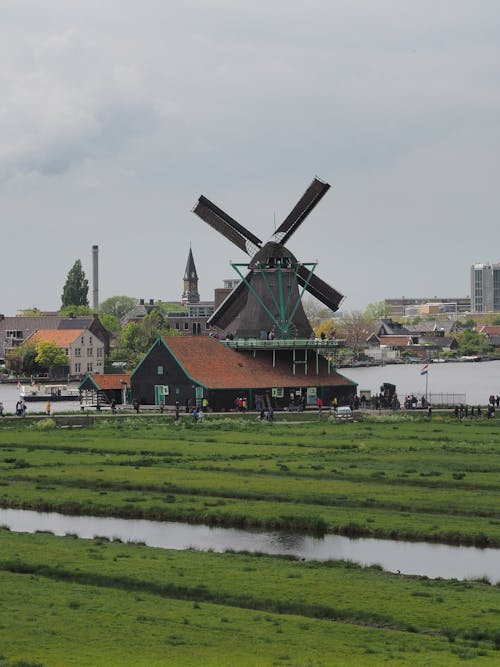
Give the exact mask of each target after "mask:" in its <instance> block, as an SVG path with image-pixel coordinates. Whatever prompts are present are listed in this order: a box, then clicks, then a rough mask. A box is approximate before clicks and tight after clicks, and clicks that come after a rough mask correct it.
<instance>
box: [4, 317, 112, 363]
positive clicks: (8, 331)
mask: <svg viewBox="0 0 500 667" xmlns="http://www.w3.org/2000/svg"><path fill="white" fill-rule="evenodd" d="M47 329H74V330H82V329H86V330H88V331H89V332H91V333H93V334H94V335H95V336H97V337H98V338H99V339H100V340H102V341H103V342H104V346H105V353H106V354H108V353H109V333H108V331H107V329H106V328H105V327H104V325H103V324H102V322H101V321H100V319H99V317H98V316H97V315H92V316H89V317H61V316H60V315H40V316H36V315H35V316H27V315H23V316H16V317H6V316H5V315H0V359H5V355H6V353H7V352H8V351H9V350H11V349H12V348H15V347H19V346H21V345H22V344H23V343H24V342H25V341H26V340H27V339H28V338H29V336H31V335H32V334H33V333H34V332H35V331H41V330H47Z"/></svg>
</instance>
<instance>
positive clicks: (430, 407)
mask: <svg viewBox="0 0 500 667" xmlns="http://www.w3.org/2000/svg"><path fill="white" fill-rule="evenodd" d="M427 414H428V415H429V419H432V405H431V404H430V403H427Z"/></svg>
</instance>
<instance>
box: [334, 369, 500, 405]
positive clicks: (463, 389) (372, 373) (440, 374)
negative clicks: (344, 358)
mask: <svg viewBox="0 0 500 667" xmlns="http://www.w3.org/2000/svg"><path fill="white" fill-rule="evenodd" d="M421 368H422V364H389V365H386V366H372V367H368V368H340V369H339V372H340V373H341V374H342V375H345V376H346V377H348V378H350V379H351V380H354V382H357V383H358V388H359V389H370V390H371V391H372V393H376V392H378V391H379V389H380V386H381V385H382V384H383V383H384V382H390V383H391V384H395V385H396V391H397V393H398V396H399V397H400V398H401V397H404V396H407V395H409V394H415V395H416V396H418V395H421V394H425V383H426V377H425V376H422V375H420V369H421ZM427 389H428V392H431V393H433V394H465V401H466V402H467V403H468V404H469V405H478V404H481V405H486V404H487V403H488V397H489V396H490V394H495V395H496V394H499V395H500V360H497V361H481V362H456V363H455V362H446V363H442V364H430V365H429V372H428V375H427Z"/></svg>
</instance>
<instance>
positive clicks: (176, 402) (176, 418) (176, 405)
mask: <svg viewBox="0 0 500 667" xmlns="http://www.w3.org/2000/svg"><path fill="white" fill-rule="evenodd" d="M179 411H180V404H179V401H175V421H176V422H178V421H179Z"/></svg>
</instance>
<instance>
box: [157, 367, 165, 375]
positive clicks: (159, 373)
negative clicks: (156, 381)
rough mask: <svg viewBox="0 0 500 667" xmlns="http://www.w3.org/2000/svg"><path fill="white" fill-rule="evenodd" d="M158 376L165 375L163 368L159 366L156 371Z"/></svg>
mask: <svg viewBox="0 0 500 667" xmlns="http://www.w3.org/2000/svg"><path fill="white" fill-rule="evenodd" d="M156 374H157V375H163V366H158V368H157V369H156Z"/></svg>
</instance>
